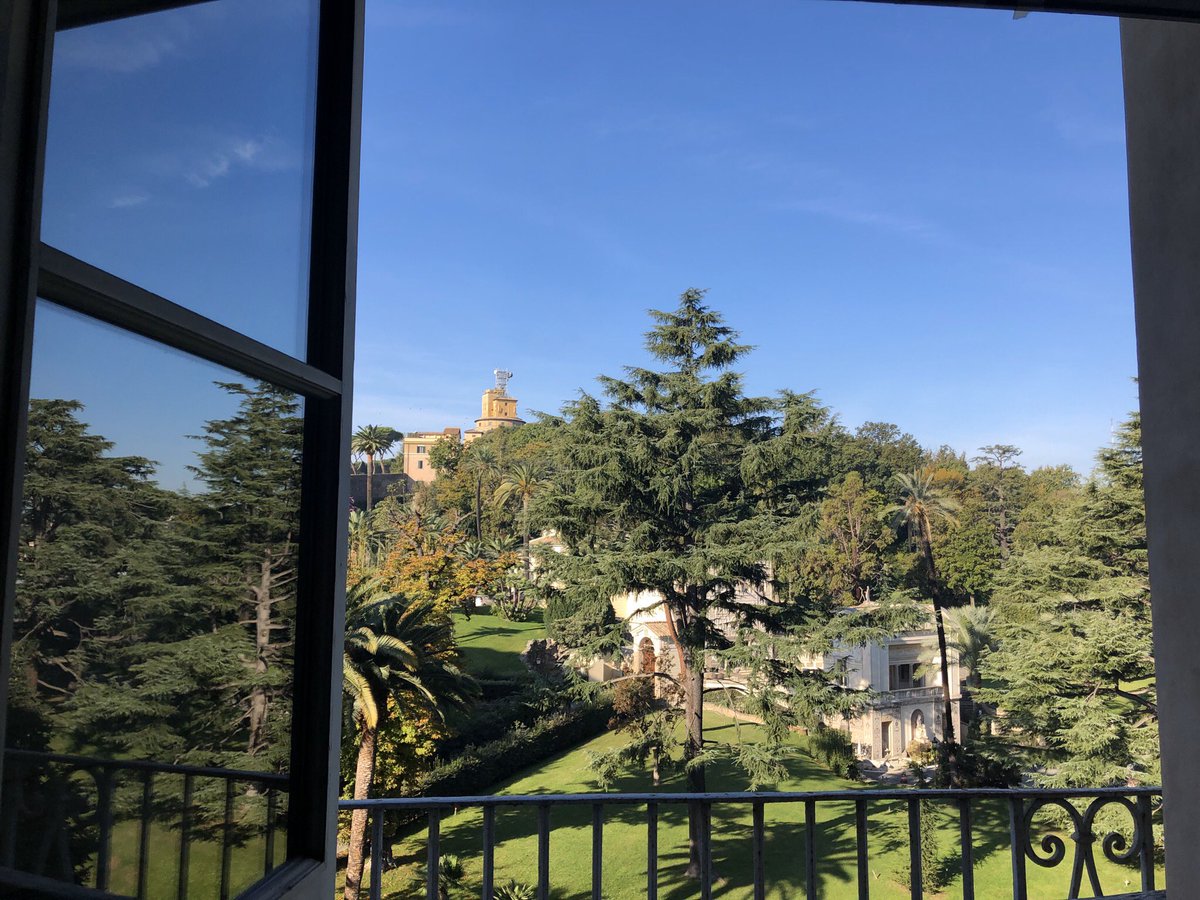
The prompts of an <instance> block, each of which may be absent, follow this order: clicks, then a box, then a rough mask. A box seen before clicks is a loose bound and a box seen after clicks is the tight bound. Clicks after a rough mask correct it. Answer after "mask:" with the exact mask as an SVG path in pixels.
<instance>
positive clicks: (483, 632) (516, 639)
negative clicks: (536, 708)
mask: <svg viewBox="0 0 1200 900" xmlns="http://www.w3.org/2000/svg"><path fill="white" fill-rule="evenodd" d="M454 630H455V633H456V634H457V635H458V643H459V646H460V647H462V650H463V655H464V657H465V662H466V667H467V670H468V671H469V672H471V674H473V675H478V676H480V677H486V676H493V677H495V676H511V675H520V674H522V673H524V672H526V671H528V670H527V669H526V668H525V664H524V663H523V662H521V658H520V654H521V653H522V652H523V651H524V650H525V645H526V644H527V643H529V642H530V641H532V640H534V639H535V638H544V637H545V636H546V628H545V626H544V625H542V621H541V618H540V615H539V618H538V619H537V620H536V621H533V622H509V621H508V620H507V619H502V618H500V617H499V616H494V615H491V614H490V613H482V614H481V613H475V614H474V615H472V616H471V618H470V619H468V618H467V617H466V616H463V615H458V614H456V615H455V616H454Z"/></svg>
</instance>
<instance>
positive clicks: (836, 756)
mask: <svg viewBox="0 0 1200 900" xmlns="http://www.w3.org/2000/svg"><path fill="white" fill-rule="evenodd" d="M808 747H809V752H811V753H812V755H813V756H814V757H816V758H817V759H819V760H820V761H821V762H823V763H824V764H825V765H826V766H827V767H828V768H829V769H830V770H831V771H833V772H834V773H836V774H838V775H841V776H842V777H843V778H851V779H854V780H855V781H857V780H858V760H857V759H855V757H854V744H853V743H851V741H850V736H849V735H848V734H846V732H844V731H842V730H841V729H839V728H830V727H829V726H828V725H818V726H817V727H816V728H814V729H813V730H812V731H811V732H809V736H808Z"/></svg>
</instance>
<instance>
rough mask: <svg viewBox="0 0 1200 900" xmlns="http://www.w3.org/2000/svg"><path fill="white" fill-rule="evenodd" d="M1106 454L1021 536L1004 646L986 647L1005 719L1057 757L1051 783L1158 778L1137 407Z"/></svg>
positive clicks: (1000, 632) (1019, 748)
mask: <svg viewBox="0 0 1200 900" xmlns="http://www.w3.org/2000/svg"><path fill="white" fill-rule="evenodd" d="M1099 463H1100V464H1099V467H1098V469H1097V472H1096V475H1095V476H1094V477H1093V479H1092V480H1091V481H1090V482H1089V483H1088V484H1087V485H1085V486H1084V487H1083V488H1082V489H1075V490H1073V491H1072V492H1071V493H1072V494H1073V496H1070V497H1069V498H1067V499H1063V498H1061V497H1060V499H1059V502H1058V504H1057V505H1056V508H1055V512H1054V514H1053V516H1052V517H1051V519H1050V521H1049V522H1048V523H1047V524H1046V525H1045V526H1044V527H1042V528H1040V529H1038V530H1037V532H1034V533H1031V535H1030V537H1029V539H1027V540H1024V541H1022V540H1018V543H1017V544H1016V545H1015V546H1014V549H1013V553H1012V555H1011V556H1010V557H1009V562H1008V566H1007V567H1006V568H1005V569H1004V570H1002V572H1001V573H1000V574H999V575H998V576H997V579H996V590H995V595H994V598H993V601H992V603H993V605H994V607H995V608H996V624H995V630H996V635H997V637H998V639H999V647H998V649H996V650H995V651H994V652H991V653H989V654H987V655H985V656H984V657H983V661H982V664H981V675H982V679H983V684H984V685H985V687H984V688H983V689H981V690H980V696H981V697H982V698H983V699H985V700H987V701H989V702H992V703H995V704H997V705H998V706H999V707H1001V708H1002V709H1003V711H1004V715H1003V716H1001V717H999V718H998V719H997V723H998V725H999V726H1000V728H1001V729H1002V732H1003V735H1004V736H1005V737H1006V738H1007V740H1008V741H1009V743H1010V747H1011V748H1012V750H1013V751H1014V753H1015V754H1017V755H1018V756H1020V757H1021V758H1023V760H1024V761H1025V762H1026V763H1027V764H1042V765H1045V766H1047V768H1046V769H1045V770H1044V772H1043V774H1042V775H1041V776H1040V777H1041V780H1043V781H1044V782H1046V783H1047V784H1051V785H1058V786H1080V785H1087V786H1097V785H1105V784H1127V783H1130V782H1141V783H1149V784H1157V783H1158V778H1159V770H1158V765H1159V764H1158V707H1157V698H1156V693H1155V684H1154V658H1153V645H1152V642H1151V633H1150V586H1149V576H1148V569H1147V562H1146V519H1145V504H1144V500H1143V496H1142V454H1141V425H1140V421H1139V418H1138V416H1137V415H1136V414H1135V415H1134V416H1133V417H1132V418H1130V419H1129V420H1128V421H1127V422H1126V423H1125V424H1124V425H1122V427H1121V428H1120V429H1119V431H1118V432H1117V435H1116V439H1115V441H1114V443H1113V446H1111V447H1109V448H1106V449H1104V450H1102V451H1101V452H1100V454H1099ZM1018 538H1020V533H1019V532H1018Z"/></svg>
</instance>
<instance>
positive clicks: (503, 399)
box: [464, 369, 525, 441]
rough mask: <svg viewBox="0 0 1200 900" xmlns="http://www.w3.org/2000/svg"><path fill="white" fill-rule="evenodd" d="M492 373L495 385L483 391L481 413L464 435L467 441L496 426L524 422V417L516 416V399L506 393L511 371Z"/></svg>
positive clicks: (522, 423)
mask: <svg viewBox="0 0 1200 900" xmlns="http://www.w3.org/2000/svg"><path fill="white" fill-rule="evenodd" d="M493 374H494V375H495V376H496V386H495V387H490V388H488V389H487V390H486V391H484V392H483V409H482V412H481V415H480V416H479V418H478V419H476V420H475V427H474V428H472V429H470V430H469V431H467V433H466V435H464V437H465V438H466V440H468V441H473V440H474V439H475V438H477V437H479V436H480V435H481V434H486V433H487V432H489V431H494V430H495V429H497V428H512V427H513V426H514V425H524V424H525V420H524V419H521V418H518V417H517V399H516V398H515V397H510V396H509V395H508V379H510V378H512V372H506V371H505V370H504V369H496V371H495V372H494V373H493Z"/></svg>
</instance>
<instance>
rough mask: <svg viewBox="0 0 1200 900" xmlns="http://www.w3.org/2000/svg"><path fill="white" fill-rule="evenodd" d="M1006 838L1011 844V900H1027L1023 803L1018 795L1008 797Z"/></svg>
mask: <svg viewBox="0 0 1200 900" xmlns="http://www.w3.org/2000/svg"><path fill="white" fill-rule="evenodd" d="M1008 839H1009V842H1010V844H1011V845H1012V886H1013V887H1012V890H1013V900H1028V894H1029V891H1028V888H1027V886H1026V884H1025V804H1024V803H1022V802H1021V798H1020V797H1009V798H1008Z"/></svg>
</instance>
